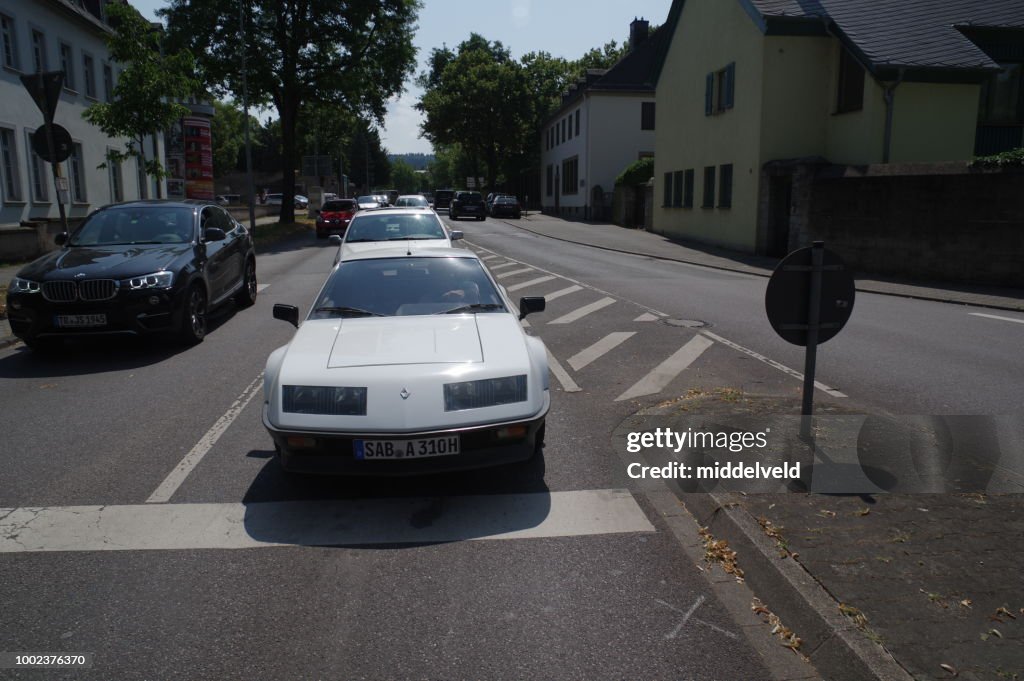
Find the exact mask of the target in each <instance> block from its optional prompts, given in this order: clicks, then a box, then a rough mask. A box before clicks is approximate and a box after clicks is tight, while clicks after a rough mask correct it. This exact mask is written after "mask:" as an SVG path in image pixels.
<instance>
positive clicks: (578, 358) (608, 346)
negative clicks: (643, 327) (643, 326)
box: [569, 331, 636, 371]
mask: <svg viewBox="0 0 1024 681" xmlns="http://www.w3.org/2000/svg"><path fill="white" fill-rule="evenodd" d="M635 335H636V331H615V332H613V333H610V334H608V335H607V336H605V337H604V338H602V339H601V340H599V341H597V342H596V343H594V344H593V345H591V346H590V347H589V348H587V349H585V350H580V351H579V352H577V353H576V354H575V355H573V356H572V357H570V358H569V366H571V367H572V368H573V370H574V371H579V370H580V369H582V368H583V367H585V366H587V365H588V364H590V363H591V362H593V361H594V360H595V359H598V358H600V357H601V356H603V355H605V354H606V353H608V352H611V351H612V350H614V349H615V348H617V347H619V346H620V345H622V344H623V343H625V342H626V341H627V340H629V339H630V338H631V337H633V336H635Z"/></svg>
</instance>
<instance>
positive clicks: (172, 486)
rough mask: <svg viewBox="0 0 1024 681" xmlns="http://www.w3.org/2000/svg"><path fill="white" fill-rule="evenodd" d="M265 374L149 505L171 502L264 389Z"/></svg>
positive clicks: (177, 470)
mask: <svg viewBox="0 0 1024 681" xmlns="http://www.w3.org/2000/svg"><path fill="white" fill-rule="evenodd" d="M262 382H263V372H262V371H261V372H260V375H259V376H257V377H256V380H254V381H253V382H252V383H250V384H249V386H248V387H247V388H246V389H245V390H243V391H242V394H241V395H239V396H238V398H237V399H236V400H235V401H234V403H233V404H232V405H231V407H230V408H229V409H228V410H227V411H226V412H224V415H223V416H221V417H220V418H219V419H217V422H216V423H214V424H213V426H212V427H211V428H210V429H209V430H208V431H206V434H205V435H203V437H202V438H200V440H199V442H197V443H196V445H195V446H194V447H193V448H192V449H191V451H189V453H188V454H186V455H185V458H184V459H182V460H181V462H180V463H179V464H178V465H177V466H176V467H175V468H174V470H173V471H171V472H170V474H169V475H168V476H167V477H166V478H164V481H163V482H161V483H160V486H159V487H157V488H156V491H155V492H153V493H152V494H151V495H149V498H148V499H146V503H147V504H161V503H164V502H166V501H169V500H170V498H171V497H172V496H174V493H175V492H176V491H178V488H179V487H181V483H183V482H185V478H187V477H188V475H189V473H191V472H192V470H193V469H194V468H195V467H196V466H198V465H199V462H200V461H202V460H203V457H204V456H206V453H207V452H209V451H210V449H212V448H213V445H214V444H216V442H217V440H219V439H220V436H221V435H223V434H224V431H226V430H227V429H228V427H229V426H230V425H231V424H232V423H233V422H234V420H235V419H236V418H238V415H239V414H241V413H242V410H243V409H245V408H246V406H247V405H248V404H249V402H251V401H252V398H253V397H255V396H256V395H257V394H258V393H259V392H260V390H261V389H262V387H263V386H262Z"/></svg>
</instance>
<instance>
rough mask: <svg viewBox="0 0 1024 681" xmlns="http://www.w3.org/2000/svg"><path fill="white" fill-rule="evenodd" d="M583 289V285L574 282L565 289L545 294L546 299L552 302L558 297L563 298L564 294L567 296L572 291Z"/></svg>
mask: <svg viewBox="0 0 1024 681" xmlns="http://www.w3.org/2000/svg"><path fill="white" fill-rule="evenodd" d="M582 290H583V287H582V286H577V285H576V284H573V285H572V286H570V287H568V288H563V289H560V290H558V291H555V292H554V293H548V294H546V295H545V296H544V300H546V301H547V302H549V303H550V302H551V301H552V300H555V299H556V298H561V297H562V296H567V295H569V294H570V293H576V292H577V291H582Z"/></svg>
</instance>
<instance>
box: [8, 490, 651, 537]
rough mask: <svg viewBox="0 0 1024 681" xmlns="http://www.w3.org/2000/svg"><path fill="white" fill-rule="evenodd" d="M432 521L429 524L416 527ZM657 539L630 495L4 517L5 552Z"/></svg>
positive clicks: (145, 507)
mask: <svg viewBox="0 0 1024 681" xmlns="http://www.w3.org/2000/svg"><path fill="white" fill-rule="evenodd" d="M438 508H441V509H442V510H441V511H440V513H439V514H438V512H437V509H438ZM427 512H429V513H430V515H431V518H432V521H431V522H430V523H426V524H424V523H419V522H416V518H417V517H418V516H421V515H423V514H424V513H427ZM654 531H655V529H654V526H653V525H651V523H650V521H649V520H648V519H647V516H646V514H645V513H644V511H643V510H642V509H641V508H640V506H639V505H638V504H637V503H636V500H635V499H634V498H633V495H632V494H630V493H629V491H628V490H624V489H599V490H577V491H567V492H544V493H537V492H534V493H523V494H487V495H474V496H456V497H447V498H445V499H442V500H439V499H436V498H404V499H403V498H394V499H330V500H312V501H278V502H264V503H250V504H241V503H226V504H160V505H153V504H142V505H133V506H64V507H59V506H56V507H55V506H51V507H43V508H7V509H3V508H0V553H29V552H37V551H138V550H177V551H180V550H194V549H256V548H265V547H271V546H363V545H373V544H409V543H431V544H434V543H439V542H453V541H466V540H489V539H490V540H494V539H526V538H537V537H577V536H586V535H599V534H616V533H627V532H628V533H632V532H654Z"/></svg>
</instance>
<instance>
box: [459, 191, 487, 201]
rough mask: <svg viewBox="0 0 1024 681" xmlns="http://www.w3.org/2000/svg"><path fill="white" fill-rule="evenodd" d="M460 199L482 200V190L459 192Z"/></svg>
mask: <svg viewBox="0 0 1024 681" xmlns="http://www.w3.org/2000/svg"><path fill="white" fill-rule="evenodd" d="M458 198H459V200H460V201H482V200H483V199H481V198H480V192H462V193H460V194H459V197H458Z"/></svg>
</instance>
